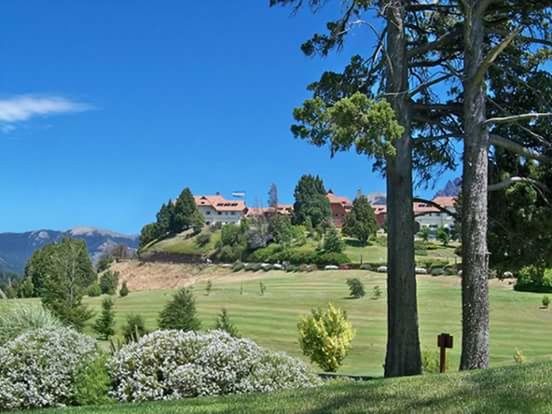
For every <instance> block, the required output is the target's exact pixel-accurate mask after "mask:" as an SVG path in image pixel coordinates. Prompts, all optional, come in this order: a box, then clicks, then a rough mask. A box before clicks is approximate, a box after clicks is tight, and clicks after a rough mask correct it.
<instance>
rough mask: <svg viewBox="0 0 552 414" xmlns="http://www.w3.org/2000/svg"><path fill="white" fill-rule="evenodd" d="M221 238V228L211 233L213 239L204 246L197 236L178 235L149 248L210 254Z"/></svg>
mask: <svg viewBox="0 0 552 414" xmlns="http://www.w3.org/2000/svg"><path fill="white" fill-rule="evenodd" d="M219 240H220V230H216V231H214V232H212V233H211V240H210V241H209V243H207V244H205V245H204V246H200V245H199V244H198V243H197V236H195V237H188V236H185V235H178V236H175V237H173V238H170V239H166V240H161V241H160V242H157V243H155V244H153V245H151V246H150V247H149V248H148V251H150V252H165V253H173V254H183V255H199V256H201V255H208V254H210V253H212V252H213V251H214V250H215V245H216V244H217V242H218V241H219Z"/></svg>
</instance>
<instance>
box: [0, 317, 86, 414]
mask: <svg viewBox="0 0 552 414" xmlns="http://www.w3.org/2000/svg"><path fill="white" fill-rule="evenodd" d="M95 355H96V346H95V342H94V340H93V339H92V338H89V337H87V336H84V335H81V334H79V333H77V332H75V331H73V330H71V329H68V328H58V329H37V330H33V331H28V332H26V333H23V334H22V335H20V336H18V337H17V338H16V339H14V340H12V341H9V342H8V343H6V344H5V345H4V346H3V347H0V410H3V409H15V408H36V407H48V406H54V405H60V404H68V403H70V402H71V401H72V400H73V398H74V392H75V391H74V386H73V384H74V380H75V375H76V373H77V371H78V369H79V367H80V366H81V364H85V363H89V361H90V360H91V359H93V358H94V357H95Z"/></svg>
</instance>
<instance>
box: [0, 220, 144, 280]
mask: <svg viewBox="0 0 552 414" xmlns="http://www.w3.org/2000/svg"><path fill="white" fill-rule="evenodd" d="M63 237H72V238H75V239H79V240H84V241H85V242H86V246H87V247H88V251H89V253H90V256H91V257H92V259H93V260H96V259H98V258H99V256H100V255H101V254H102V253H103V252H105V251H108V250H109V249H110V248H113V247H115V246H116V245H119V244H123V245H125V246H127V247H129V248H130V249H133V250H134V249H136V248H137V247H138V237H137V236H128V235H124V234H119V233H115V232H111V231H108V230H99V229H95V228H92V227H77V228H74V229H70V230H67V231H57V230H36V231H29V232H25V233H0V271H2V270H3V271H10V272H15V273H22V272H23V270H24V269H25V264H26V263H27V260H28V259H29V258H30V257H31V255H32V254H33V253H34V251H35V250H37V249H39V248H41V247H43V246H45V245H47V244H50V243H54V242H56V241H58V240H60V239H61V238H63Z"/></svg>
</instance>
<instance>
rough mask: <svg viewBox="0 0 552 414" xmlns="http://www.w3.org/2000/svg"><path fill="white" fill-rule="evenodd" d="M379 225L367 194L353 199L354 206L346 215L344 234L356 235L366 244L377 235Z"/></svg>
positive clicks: (355, 236)
mask: <svg viewBox="0 0 552 414" xmlns="http://www.w3.org/2000/svg"><path fill="white" fill-rule="evenodd" d="M377 229H378V225H377V222H376V215H375V214H374V209H373V208H372V206H371V205H370V202H369V201H368V198H366V196H360V197H357V198H355V199H354V200H353V208H352V209H351V211H350V212H349V213H348V214H347V215H346V216H345V222H344V224H343V228H342V231H343V234H344V235H346V236H350V237H354V238H356V239H358V240H359V241H360V242H361V243H363V244H366V243H367V242H368V240H369V239H370V237H372V236H375V235H376V231H377Z"/></svg>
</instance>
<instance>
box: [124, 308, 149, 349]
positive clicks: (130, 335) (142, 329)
mask: <svg viewBox="0 0 552 414" xmlns="http://www.w3.org/2000/svg"><path fill="white" fill-rule="evenodd" d="M147 333H148V332H147V331H146V323H145V322H144V318H142V316H141V315H136V314H131V315H128V316H127V320H126V324H125V325H124V326H123V337H124V338H125V342H126V343H129V342H133V341H134V342H137V341H138V340H139V339H140V338H141V337H143V336H144V335H146V334H147Z"/></svg>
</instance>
